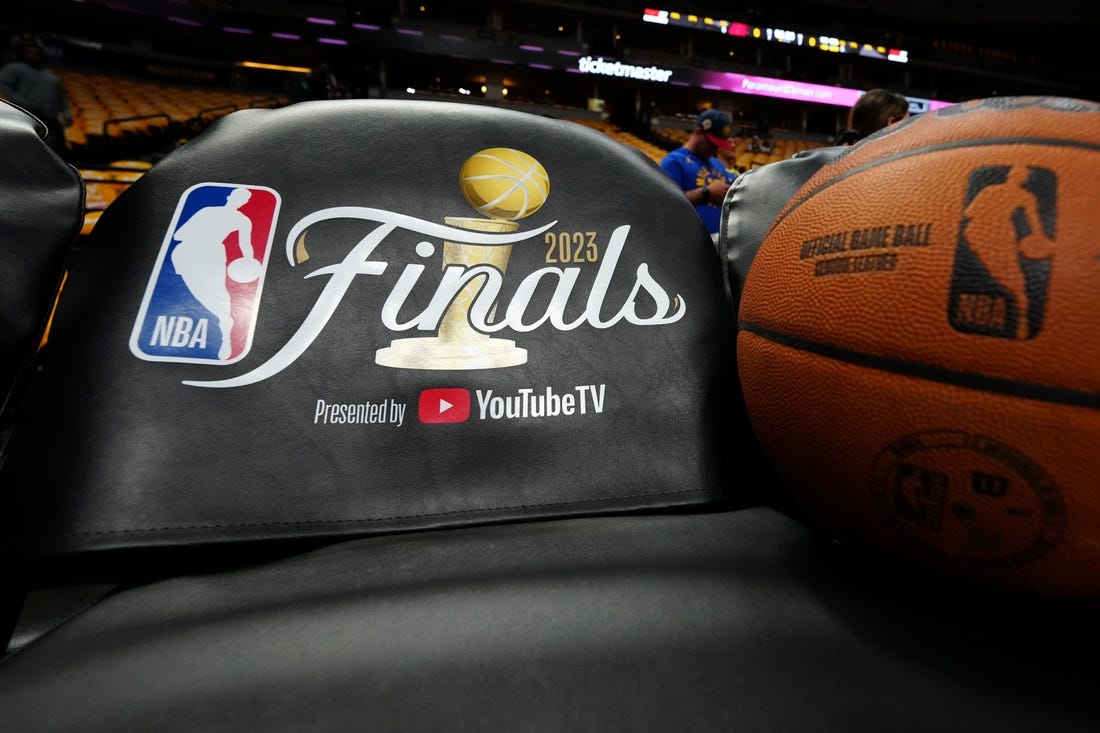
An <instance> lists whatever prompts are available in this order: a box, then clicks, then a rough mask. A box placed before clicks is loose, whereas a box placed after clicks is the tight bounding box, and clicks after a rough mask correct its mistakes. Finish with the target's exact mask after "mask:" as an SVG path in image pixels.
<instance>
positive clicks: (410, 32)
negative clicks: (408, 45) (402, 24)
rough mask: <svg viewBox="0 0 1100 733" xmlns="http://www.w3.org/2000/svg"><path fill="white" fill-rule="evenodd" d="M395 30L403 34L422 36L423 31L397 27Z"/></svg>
mask: <svg viewBox="0 0 1100 733" xmlns="http://www.w3.org/2000/svg"><path fill="white" fill-rule="evenodd" d="M397 32H398V33H400V34H401V35H403V36H422V35H424V31H418V30H417V29H415V28H398V29H397Z"/></svg>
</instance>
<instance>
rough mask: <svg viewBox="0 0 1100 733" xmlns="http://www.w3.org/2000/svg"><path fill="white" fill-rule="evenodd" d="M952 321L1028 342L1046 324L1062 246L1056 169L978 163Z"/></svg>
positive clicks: (967, 204)
mask: <svg viewBox="0 0 1100 733" xmlns="http://www.w3.org/2000/svg"><path fill="white" fill-rule="evenodd" d="M967 184H968V185H967V191H966V198H965V200H964V202H963V203H964V205H963V213H962V221H961V222H960V226H959V234H958V240H957V242H956V248H955V263H954V269H953V271H952V276H951V290H950V295H949V298H950V300H949V302H948V320H949V322H950V323H951V326H952V328H954V329H955V330H956V331H959V332H961V333H969V334H980V335H983V336H993V337H995V338H1003V339H1011V340H1017V341H1023V340H1027V339H1031V338H1034V337H1035V336H1036V335H1038V333H1039V331H1041V330H1042V327H1043V318H1044V315H1045V312H1046V301H1047V290H1048V288H1049V285H1050V270H1051V264H1052V260H1053V258H1054V252H1055V238H1056V234H1057V232H1056V227H1055V224H1056V222H1057V205H1058V177H1057V175H1056V174H1055V173H1054V171H1052V170H1050V169H1049V168H1041V167H1036V166H1018V165H1003V166H1002V165H997V166H984V167H981V168H977V169H975V170H973V171H971V173H970V177H969V179H968V181H967Z"/></svg>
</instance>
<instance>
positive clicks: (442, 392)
mask: <svg viewBox="0 0 1100 733" xmlns="http://www.w3.org/2000/svg"><path fill="white" fill-rule="evenodd" d="M417 414H418V415H419V417H420V422H426V423H448V422H466V421H467V420H468V419H469V418H470V390H468V389H462V388H461V387H445V388H439V389H426V390H424V391H423V392H421V393H420V402H419V404H418V405H417Z"/></svg>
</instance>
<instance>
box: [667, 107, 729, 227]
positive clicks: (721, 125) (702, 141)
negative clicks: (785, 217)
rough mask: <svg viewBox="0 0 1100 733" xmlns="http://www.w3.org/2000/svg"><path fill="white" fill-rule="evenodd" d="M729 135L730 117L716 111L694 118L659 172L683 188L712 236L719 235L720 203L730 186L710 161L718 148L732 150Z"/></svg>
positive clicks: (716, 166) (717, 166)
mask: <svg viewBox="0 0 1100 733" xmlns="http://www.w3.org/2000/svg"><path fill="white" fill-rule="evenodd" d="M732 132H733V123H732V122H731V121H730V118H729V117H727V116H726V115H725V114H723V113H722V112H719V111H718V110H716V109H708V110H707V111H705V112H703V113H702V114H701V115H699V117H698V118H697V119H696V121H695V129H694V130H692V133H691V137H689V138H688V140H687V142H685V143H684V144H683V146H682V147H679V148H676V149H675V150H673V151H671V152H669V153H668V155H666V156H665V157H664V158H663V159H662V160H661V170H663V171H664V172H665V173H666V174H667V175H668V176H669V177H670V178H671V179H672V180H673V181H675V182H676V184H677V185H679V186H680V188H681V189H683V191H684V194H685V195H686V196H687V199H688V201H689V202H691V203H692V204H693V205H694V206H695V210H696V211H697V212H698V213H699V218H701V219H702V220H703V224H704V225H706V228H707V231H708V232H710V233H711V234H712V235H715V234H717V233H718V227H719V223H720V221H721V218H722V200H723V199H724V198H725V197H726V191H728V190H729V187H730V181H729V178H728V177H727V175H726V170H725V167H724V166H722V165H721V164H719V163H716V162H714V161H713V160H712V159H713V158H714V156H715V155H716V154H717V153H718V150H719V149H720V148H721V149H725V150H728V149H730V148H732V147H733V143H731V142H730V134H731V133H732Z"/></svg>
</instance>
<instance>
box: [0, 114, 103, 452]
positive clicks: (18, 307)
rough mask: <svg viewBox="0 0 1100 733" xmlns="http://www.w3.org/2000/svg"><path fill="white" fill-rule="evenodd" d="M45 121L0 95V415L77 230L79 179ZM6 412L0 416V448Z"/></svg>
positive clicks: (10, 404) (9, 402)
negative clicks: (53, 145) (53, 144)
mask: <svg viewBox="0 0 1100 733" xmlns="http://www.w3.org/2000/svg"><path fill="white" fill-rule="evenodd" d="M45 134H46V126H45V125H43V124H42V123H41V122H39V121H38V120H37V119H35V118H34V117H32V116H31V115H29V114H27V113H26V112H24V111H23V110H22V109H20V108H19V107H16V106H14V105H12V104H10V103H8V102H5V101H3V100H0V153H2V154H3V158H4V161H3V165H0V415H2V414H3V412H4V411H7V412H11V411H12V409H14V407H15V404H14V403H15V402H17V401H18V397H17V396H16V397H14V398H11V397H10V391H11V390H12V388H13V386H14V385H15V383H16V382H17V381H21V380H20V379H19V377H20V375H21V374H22V375H23V376H24V377H26V376H27V366H28V364H29V362H30V359H31V357H32V356H33V355H34V353H35V351H36V349H37V347H38V344H39V341H40V339H41V336H42V329H43V326H44V325H45V322H46V318H47V316H48V315H49V312H50V307H51V305H52V303H53V300H54V297H55V295H56V294H57V290H58V287H59V286H60V283H61V277H62V273H63V272H64V269H65V262H66V260H67V258H68V257H69V255H70V254H71V251H72V248H73V245H74V244H75V243H76V238H77V235H78V233H79V232H80V227H81V225H82V223H83V215H84V184H83V181H82V180H81V178H80V176H79V174H78V173H77V172H76V170H75V169H74V168H72V167H71V166H69V165H67V164H66V163H65V162H64V161H62V160H61V158H59V157H57V155H56V154H55V153H54V152H53V151H52V150H50V147H49V146H48V145H47V144H46V142H45V140H44V139H43V138H44V136H45ZM6 423H7V420H6V419H0V452H2V448H3V439H2V438H3V433H2V431H3V429H4V428H5V426H6Z"/></svg>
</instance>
